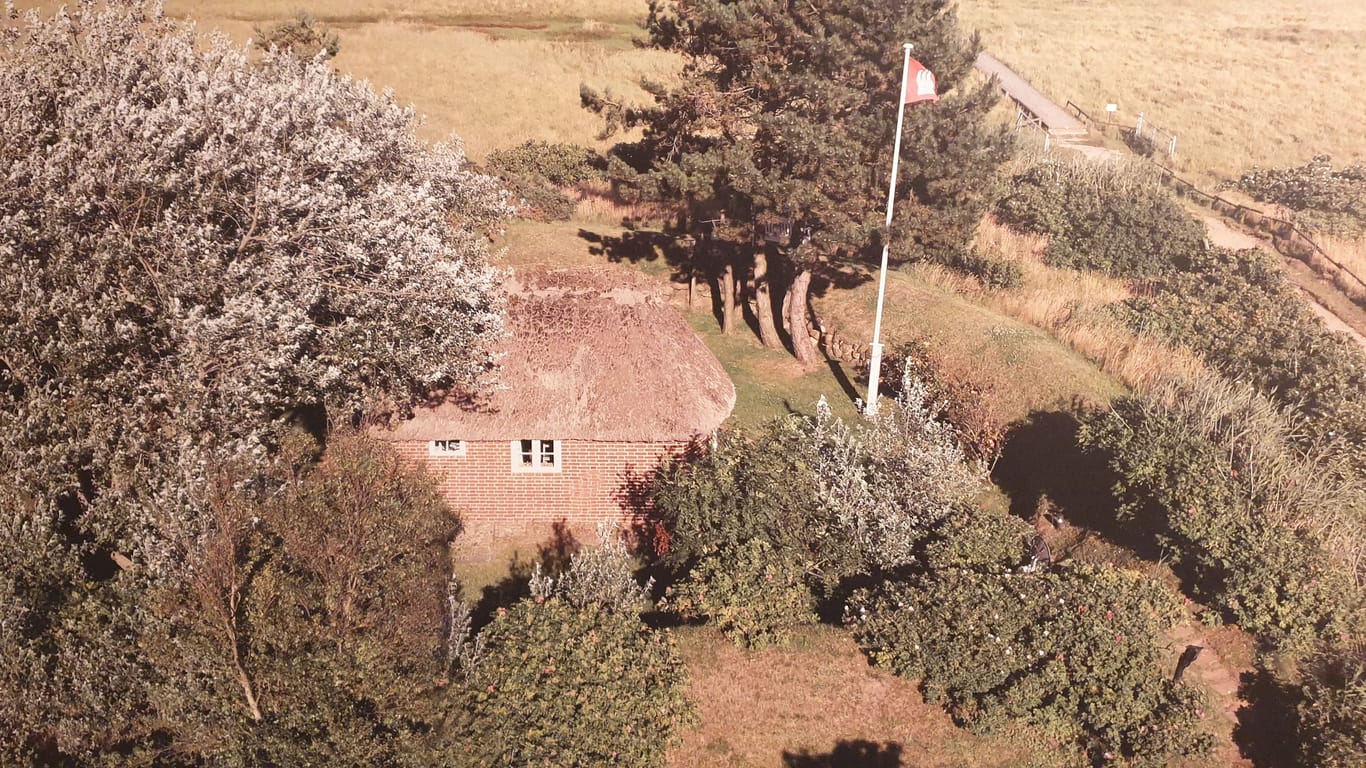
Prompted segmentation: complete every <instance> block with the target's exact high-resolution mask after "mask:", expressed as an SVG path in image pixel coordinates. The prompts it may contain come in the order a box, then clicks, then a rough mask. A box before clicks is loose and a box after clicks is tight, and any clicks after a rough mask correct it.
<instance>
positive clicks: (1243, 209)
mask: <svg viewBox="0 0 1366 768" xmlns="http://www.w3.org/2000/svg"><path fill="white" fill-rule="evenodd" d="M1067 107H1068V109H1071V110H1072V111H1074V112H1076V113H1077V116H1078V117H1080V118H1081V119H1083V120H1085V121H1086V122H1088V123H1090V124H1092V125H1095V126H1097V127H1100V128H1103V127H1104V126H1105V123H1102V122H1100V121H1098V120H1096V119H1095V118H1093V117H1092V116H1091V115H1089V114H1087V112H1086V110H1084V109H1082V108H1081V107H1079V106H1077V105H1076V104H1074V103H1072V101H1071V100H1068V102H1067ZM1143 159H1144V160H1145V161H1147V162H1148V163H1150V164H1151V165H1153V166H1154V167H1156V168H1157V169H1158V172H1159V173H1160V174H1161V177H1162V181H1163V182H1164V183H1166V184H1167V185H1168V186H1170V187H1172V189H1174V190H1175V191H1176V193H1177V194H1179V195H1182V196H1183V197H1187V198H1190V199H1192V200H1195V201H1196V202H1198V203H1200V204H1202V205H1204V206H1205V207H1207V208H1210V209H1211V210H1213V211H1215V212H1217V213H1219V214H1220V215H1222V216H1224V217H1225V218H1229V219H1232V220H1234V221H1236V222H1238V223H1239V224H1243V225H1245V226H1248V227H1251V228H1253V229H1255V230H1257V231H1259V232H1262V233H1264V234H1267V235H1269V236H1270V237H1271V244H1272V246H1273V247H1275V249H1276V251H1277V252H1278V253H1280V254H1281V255H1283V256H1289V257H1291V258H1295V259H1299V260H1300V261H1303V262H1305V263H1306V264H1309V265H1310V266H1315V265H1314V259H1315V257H1317V258H1319V259H1322V260H1323V261H1324V262H1325V263H1327V264H1329V265H1331V266H1332V267H1333V269H1335V270H1337V275H1336V277H1338V278H1340V279H1342V280H1343V281H1344V282H1345V283H1349V284H1355V285H1356V286H1359V287H1360V289H1361V291H1362V292H1366V280H1363V279H1362V277H1361V275H1358V274H1357V273H1356V272H1353V271H1352V269H1351V268H1350V267H1348V266H1347V265H1346V264H1343V263H1342V262H1340V261H1338V260H1337V259H1335V258H1333V257H1332V256H1330V255H1328V252H1327V251H1324V250H1323V248H1321V247H1319V244H1318V243H1316V242H1314V240H1313V239H1312V238H1310V237H1309V235H1307V234H1305V233H1304V232H1303V231H1302V230H1300V229H1299V228H1298V227H1296V226H1295V225H1294V224H1293V223H1291V222H1289V221H1286V220H1285V219H1281V218H1277V217H1275V216H1272V215H1271V214H1269V213H1266V212H1265V211H1260V210H1257V209H1256V208H1251V207H1249V206H1246V205H1243V204H1242V203H1235V202H1233V201H1232V200H1226V199H1224V198H1222V197H1220V196H1218V195H1212V194H1210V193H1208V192H1205V191H1203V190H1201V189H1200V188H1199V187H1197V186H1195V185H1194V184H1192V183H1191V182H1189V181H1186V180H1185V179H1183V178H1181V177H1180V176H1178V175H1176V171H1173V170H1172V169H1171V168H1168V167H1167V166H1165V165H1163V164H1162V163H1160V162H1158V161H1156V160H1154V159H1152V158H1150V157H1143ZM1344 287H1345V286H1344ZM1355 294H1356V292H1352V293H1350V294H1349V295H1351V296H1352V299H1353V301H1355V302H1356V303H1358V304H1362V305H1363V306H1366V301H1364V300H1363V298H1366V296H1363V297H1359V296H1357V295H1355Z"/></svg>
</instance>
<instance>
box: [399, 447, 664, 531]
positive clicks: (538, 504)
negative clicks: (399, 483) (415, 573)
mask: <svg viewBox="0 0 1366 768" xmlns="http://www.w3.org/2000/svg"><path fill="white" fill-rule="evenodd" d="M508 443H509V441H506V440H500V441H491V442H467V443H465V455H464V456H459V457H438V456H428V455H427V443H425V442H398V443H395V444H394V447H395V449H396V450H397V451H398V452H399V454H400V455H402V456H403V457H405V458H408V459H410V460H413V461H416V462H420V463H423V464H425V465H426V466H427V469H428V470H429V471H430V472H431V473H432V474H433V475H435V476H436V477H437V479H438V481H439V487H440V490H441V495H442V496H444V497H445V498H446V500H447V501H448V502H449V503H450V505H451V507H452V508H453V509H455V510H456V511H458V512H459V513H460V514H461V519H462V520H463V521H464V523H465V533H464V535H463V536H462V538H469V539H475V540H479V541H484V542H488V541H493V540H499V539H508V538H517V537H523V536H527V535H535V534H538V533H541V532H549V531H550V530H551V524H552V523H555V522H557V521H560V520H564V521H566V522H567V523H568V524H569V527H570V528H571V529H573V531H575V533H576V535H578V536H579V538H580V540H583V536H584V535H588V536H590V537H591V535H592V532H593V530H594V528H595V527H596V526H597V524H598V523H599V522H601V521H602V520H603V519H605V518H608V517H617V516H619V517H622V518H623V519H630V518H633V517H635V516H637V515H639V514H640V513H641V512H643V511H644V508H643V506H642V505H643V503H644V501H645V500H644V499H642V498H640V493H639V485H636V484H637V483H639V482H640V481H642V480H646V479H648V478H649V477H650V476H651V473H653V471H654V469H655V468H656V467H657V466H659V463H660V461H661V460H662V459H664V458H665V457H668V456H675V455H679V454H681V453H682V452H683V451H684V450H685V449H686V447H687V445H686V444H685V443H625V442H597V441H591V440H563V441H561V443H560V464H561V468H560V471H559V472H554V473H551V472H547V473H533V472H528V473H521V472H513V471H512V462H511V450H510V448H509V444H508ZM587 540H588V541H592V540H593V539H592V538H589V539H587Z"/></svg>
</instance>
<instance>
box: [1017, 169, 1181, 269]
mask: <svg viewBox="0 0 1366 768" xmlns="http://www.w3.org/2000/svg"><path fill="white" fill-rule="evenodd" d="M996 216H997V218H999V219H1000V220H1001V221H1002V222H1003V223H1005V224H1007V225H1009V226H1011V227H1013V228H1015V229H1017V230H1021V231H1024V232H1033V233H1037V234H1041V235H1047V236H1048V237H1049V238H1050V239H1049V244H1048V249H1047V250H1046V251H1045V258H1046V259H1047V261H1048V262H1049V263H1050V264H1053V265H1055V266H1062V267H1075V268H1079V269H1094V270H1098V271H1101V272H1105V273H1107V274H1111V275H1117V276H1124V277H1149V276H1152V275H1160V274H1163V273H1165V272H1168V271H1170V270H1172V269H1173V268H1175V267H1178V266H1182V265H1184V264H1185V263H1187V261H1188V260H1189V258H1190V256H1191V255H1192V254H1193V253H1195V252H1197V251H1198V250H1199V249H1200V247H1201V244H1202V243H1203V241H1204V234H1205V233H1204V230H1203V229H1202V228H1201V227H1200V225H1199V223H1197V222H1196V221H1195V220H1194V219H1192V218H1191V217H1190V216H1189V215H1188V214H1187V213H1186V212H1185V211H1184V210H1183V209H1182V208H1181V206H1180V204H1179V203H1177V202H1176V200H1175V198H1173V197H1172V196H1171V194H1170V193H1168V192H1167V191H1166V190H1165V189H1163V188H1162V187H1161V186H1160V185H1159V184H1158V182H1157V179H1156V178H1154V177H1153V176H1152V175H1151V174H1147V173H1144V172H1142V170H1141V169H1138V168H1136V167H1134V166H1127V165H1115V164H1107V165H1096V164H1093V163H1088V162H1079V161H1078V162H1058V161H1052V160H1049V161H1044V162H1041V163H1038V164H1036V165H1033V166H1031V167H1029V168H1028V169H1026V170H1025V171H1024V172H1022V173H1020V174H1018V175H1016V176H1015V177H1014V178H1013V179H1011V180H1010V182H1009V183H1008V185H1007V187H1006V189H1005V191H1004V193H1003V194H1002V195H1001V198H1000V200H999V201H998V202H997V204H996Z"/></svg>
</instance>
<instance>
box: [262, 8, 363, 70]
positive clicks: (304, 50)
mask: <svg viewBox="0 0 1366 768" xmlns="http://www.w3.org/2000/svg"><path fill="white" fill-rule="evenodd" d="M255 31H256V37H254V38H252V41H251V43H252V45H254V46H256V47H257V48H260V49H262V50H267V51H268V50H270V49H271V48H277V49H279V50H280V51H285V52H288V53H290V54H292V55H294V56H297V57H298V58H300V59H312V58H313V57H315V56H321V57H322V58H324V59H331V58H334V57H336V55H337V52H338V51H340V50H341V40H340V39H339V38H338V37H337V33H336V32H333V31H332V30H331V29H330V28H329V27H328V26H327V25H326V24H323V23H321V22H319V21H318V20H317V19H315V18H313V15H312V14H309V13H306V12H304V11H299V12H297V13H296V14H295V15H294V18H292V19H289V20H287V21H281V22H277V23H275V24H273V25H271V26H269V27H260V26H257V27H256V28H255Z"/></svg>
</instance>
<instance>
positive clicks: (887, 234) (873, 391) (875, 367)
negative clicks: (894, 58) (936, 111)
mask: <svg viewBox="0 0 1366 768" xmlns="http://www.w3.org/2000/svg"><path fill="white" fill-rule="evenodd" d="M903 53H904V58H903V60H902V62H901V99H900V101H901V103H900V104H898V105H897V109H896V142H895V143H894V144H893V145H892V181H891V183H890V184H889V185H888V189H887V226H886V227H885V229H884V231H883V234H882V266H881V268H880V269H879V270H878V277H877V314H875V315H874V316H873V344H872V347H871V351H872V355H871V359H870V360H869V361H868V399H867V400H865V401H863V412H864V414H866V415H868V416H876V415H877V390H878V376H879V375H880V374H881V373H882V370H881V369H882V341H881V339H882V300H883V297H884V296H885V295H886V293H887V245H888V241H890V240H891V237H892V203H893V202H894V201H895V200H896V174H897V169H898V167H899V166H900V164H901V120H902V118H903V117H905V115H906V87H907V85H908V83H907V82H906V74H907V73H908V72H909V71H910V69H911V44H910V43H906V44H905V45H904V46H903Z"/></svg>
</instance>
